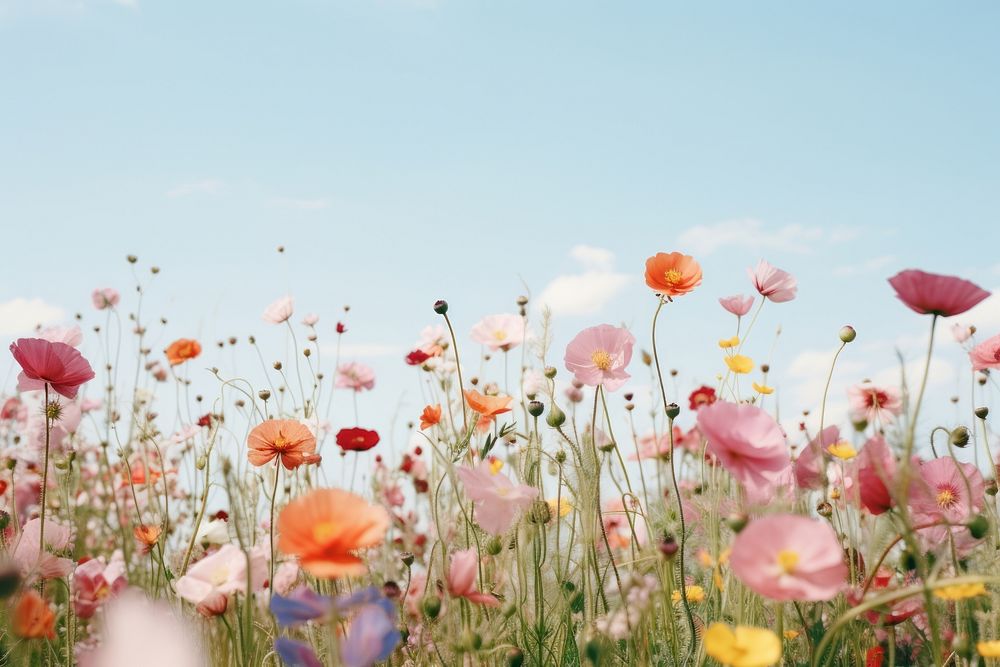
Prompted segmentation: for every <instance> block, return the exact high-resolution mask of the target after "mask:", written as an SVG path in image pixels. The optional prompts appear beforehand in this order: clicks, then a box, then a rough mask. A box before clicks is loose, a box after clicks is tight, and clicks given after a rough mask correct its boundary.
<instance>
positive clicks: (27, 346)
mask: <svg viewBox="0 0 1000 667" xmlns="http://www.w3.org/2000/svg"><path fill="white" fill-rule="evenodd" d="M10 352H11V354H13V355H14V359H15V360H16V361H17V363H19V364H20V365H21V374H20V375H18V376H17V390H18V391H32V390H35V389H44V388H45V385H46V384H49V385H50V386H51V387H52V389H53V391H55V392H56V393H58V394H61V395H62V396H65V397H66V398H68V399H74V398H76V393H77V391H78V390H79V389H80V385H82V384H83V383H84V382H88V381H89V380H92V379H94V370H93V369H92V368H91V367H90V364H89V363H87V360H86V359H84V358H83V355H82V354H80V353H79V351H77V350H76V348H74V347H71V346H69V345H66V344H65V343H52V342H49V341H47V340H43V339H41V338H18V339H17V342H14V343H11V344H10Z"/></svg>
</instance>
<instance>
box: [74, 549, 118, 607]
mask: <svg viewBox="0 0 1000 667" xmlns="http://www.w3.org/2000/svg"><path fill="white" fill-rule="evenodd" d="M127 585H128V582H127V581H126V580H125V562H124V560H123V559H122V554H121V552H120V551H116V552H115V554H114V556H112V558H111V562H110V563H107V564H105V562H104V559H103V558H91V559H90V560H88V561H87V562H86V563H82V564H80V565H78V566H77V568H76V570H74V571H73V610H74V611H75V612H76V615H77V616H79V617H80V618H90V617H91V616H93V615H94V613H95V612H96V611H97V608H98V607H100V606H101V605H102V604H104V603H105V602H107V601H108V600H110V599H111V598H113V597H114V596H115V595H117V594H118V593H120V592H121V590H122V589H123V588H125V587H126V586H127Z"/></svg>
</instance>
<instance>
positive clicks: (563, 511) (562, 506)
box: [545, 498, 573, 519]
mask: <svg viewBox="0 0 1000 667" xmlns="http://www.w3.org/2000/svg"><path fill="white" fill-rule="evenodd" d="M545 502H547V503H548V504H549V511H551V512H552V514H558V515H559V518H560V519H561V518H563V517H564V516H566V515H567V514H569V513H570V512H572V511H573V504H572V503H570V502H569V501H568V500H566V499H565V498H558V499H557V498H549V499H548V500H546V501H545ZM557 503H558V505H559V509H558V511H557V510H556V504H557Z"/></svg>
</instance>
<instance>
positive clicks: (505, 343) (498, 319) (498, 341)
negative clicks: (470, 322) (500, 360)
mask: <svg viewBox="0 0 1000 667" xmlns="http://www.w3.org/2000/svg"><path fill="white" fill-rule="evenodd" d="M472 340H474V341H476V342H477V343H479V344H481V345H485V346H486V347H488V348H490V349H491V350H503V351H504V352H506V351H508V350H510V349H511V348H514V347H517V346H518V345H520V344H521V343H523V342H524V318H523V317H521V316H519V315H508V314H502V315H490V316H489V317H484V318H483V319H482V320H480V321H479V323H478V324H476V326H474V327H472Z"/></svg>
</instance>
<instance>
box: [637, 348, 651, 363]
mask: <svg viewBox="0 0 1000 667" xmlns="http://www.w3.org/2000/svg"><path fill="white" fill-rule="evenodd" d="M640 355H641V356H642V363H644V364H646V365H647V366H652V365H653V357H652V355H650V354H649V352H646V350H642V351H641V352H640Z"/></svg>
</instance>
